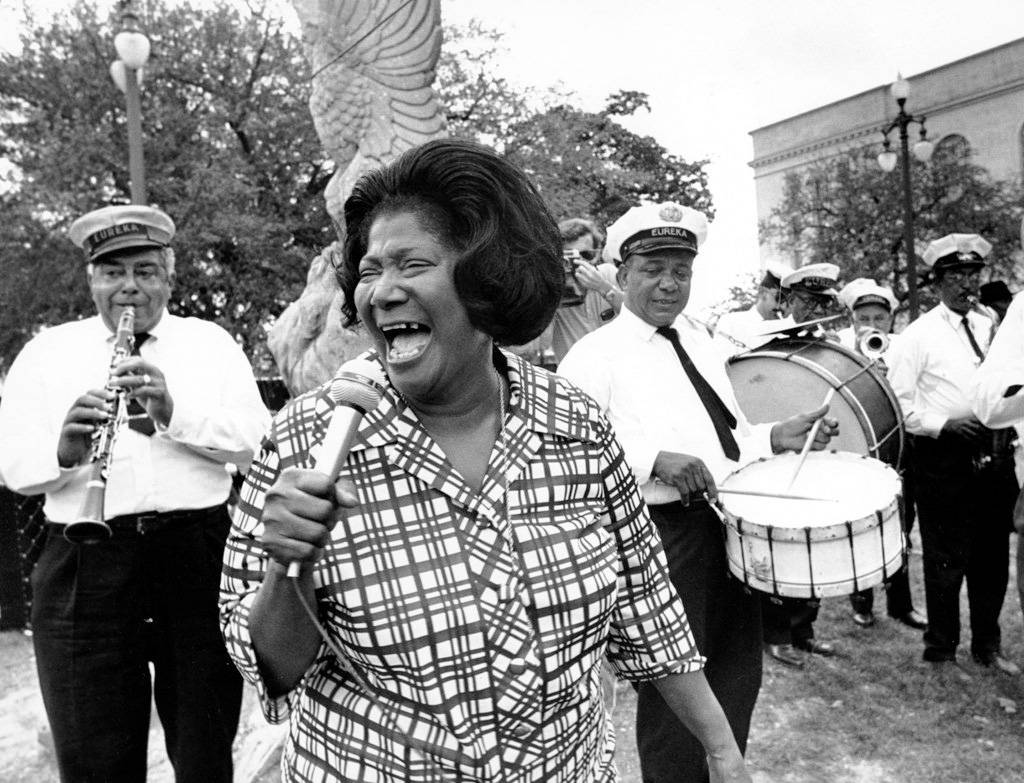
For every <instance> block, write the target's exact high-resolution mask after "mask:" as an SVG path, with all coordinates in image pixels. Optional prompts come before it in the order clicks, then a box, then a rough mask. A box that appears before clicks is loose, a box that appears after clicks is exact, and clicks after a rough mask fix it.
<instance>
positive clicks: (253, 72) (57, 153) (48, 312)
mask: <svg viewBox="0 0 1024 783" xmlns="http://www.w3.org/2000/svg"><path fill="white" fill-rule="evenodd" d="M110 5H112V4H105V5H104V6H102V7H98V6H97V5H95V4H94V3H93V2H91V1H90V0H76V1H75V2H74V3H73V4H72V5H70V6H69V7H68V8H67V9H66V10H65V11H64V12H63V13H62V14H61V15H59V16H57V17H54V18H52V19H48V20H47V21H46V22H44V23H37V22H35V21H34V20H32V19H27V20H26V21H25V23H24V24H23V26H22V28H21V29H22V34H21V51H20V52H18V53H0V156H2V158H3V159H5V160H6V161H7V163H8V165H9V169H8V172H9V173H8V174H7V175H6V176H7V179H8V181H7V183H6V188H4V187H2V186H0V218H2V219H0V374H2V373H3V371H4V370H5V369H6V367H7V365H8V364H9V362H10V360H11V359H13V357H14V356H15V355H16V353H17V351H18V350H20V348H21V346H22V345H23V344H24V343H25V341H26V340H28V339H29V338H30V337H31V336H32V334H34V333H35V332H36V331H37V330H38V329H39V328H40V327H41V326H42V325H45V324H54V323H59V322H61V321H65V320H68V319H71V318H75V317H82V316H85V315H89V314H91V313H92V312H93V307H92V304H91V302H90V301H89V296H88V291H87V289H86V287H85V286H84V285H83V282H84V270H83V264H82V260H81V258H82V257H81V253H80V251H79V250H78V249H77V248H75V247H73V246H72V245H71V243H70V242H69V241H68V240H67V238H66V231H67V228H68V226H69V224H70V222H71V221H72V220H73V219H74V218H75V217H77V216H79V215H81V214H82V213H84V212H86V211H88V210H91V209H94V208H97V207H100V206H104V205H106V204H116V203H128V202H129V200H130V196H129V193H130V189H129V175H128V154H127V149H128V145H127V128H126V118H125V110H124V98H123V96H122V94H121V93H120V92H119V91H118V90H117V89H116V88H115V87H114V85H113V84H112V82H111V80H110V77H109V75H108V68H109V65H110V63H111V61H112V60H113V59H114V58H115V57H116V54H115V52H114V49H113V43H112V41H113V36H114V33H115V32H116V30H117V28H118V26H119V22H118V19H117V18H116V11H115V10H114V9H111V7H110ZM141 21H142V25H143V28H144V29H145V31H146V34H147V36H148V37H149V39H150V41H151V43H152V55H151V57H150V60H149V63H148V65H147V67H146V74H145V81H144V85H143V89H142V93H141V96H142V124H143V134H144V160H145V169H146V177H147V186H148V191H149V194H148V196H149V201H150V203H151V204H153V205H155V206H158V207H160V208H161V209H164V210H165V211H166V212H167V213H168V214H170V215H171V216H172V217H173V218H174V220H175V223H176V224H177V228H178V233H177V235H176V237H175V240H174V246H175V251H176V253H177V256H178V259H179V262H178V282H177V285H176V288H175V292H174V294H173V296H172V300H171V302H170V309H171V311H172V312H174V313H177V314H179V315H195V316H199V317H202V318H205V319H208V320H213V321H216V322H218V323H220V324H221V325H222V326H224V327H225V328H226V329H228V331H230V332H231V333H232V334H233V335H235V336H236V338H237V339H238V340H239V341H240V343H241V344H242V346H243V348H244V349H245V350H246V352H247V353H248V355H249V356H250V358H252V360H253V361H254V364H256V366H257V368H258V369H259V370H260V371H261V372H267V371H270V369H271V363H272V360H271V358H270V356H269V352H268V351H267V349H266V326H267V325H268V324H269V323H271V322H272V321H273V319H275V318H276V316H277V315H278V314H279V313H280V312H281V311H282V310H283V309H284V308H285V307H286V306H287V304H288V303H289V302H291V301H293V300H294V299H295V298H296V297H297V296H298V294H299V292H300V291H301V290H302V286H303V283H304V281H305V275H306V271H307V267H308V265H309V262H310V260H311V259H312V258H314V257H315V256H316V255H317V254H318V253H319V252H320V251H321V250H322V249H323V248H324V247H326V246H327V245H329V244H330V243H331V241H332V240H334V239H335V233H334V228H333V226H332V225H331V220H330V217H329V216H328V215H327V213H326V211H325V208H324V203H323V198H322V193H323V189H324V187H325V185H326V183H327V181H328V180H329V179H330V177H331V175H332V174H333V172H334V164H333V162H332V161H330V160H329V159H328V158H327V156H326V155H325V154H324V152H323V150H322V147H321V144H320V141H319V139H318V138H317V135H316V132H315V130H314V127H313V122H312V119H311V117H310V113H309V110H308V106H307V102H308V98H309V66H308V64H307V62H306V60H305V58H304V53H303V49H302V45H301V42H300V41H299V39H298V37H297V36H296V35H295V34H293V33H292V32H290V30H289V28H288V26H287V25H286V23H285V22H284V21H282V19H281V18H280V15H279V12H278V8H277V3H276V2H275V0H260V1H259V2H257V0H252V1H251V2H248V3H246V4H244V5H243V4H241V3H238V2H232V0H213V2H204V3H203V5H202V6H201V7H199V6H194V5H192V4H191V3H189V2H178V0H147V2H146V4H145V18H143V19H142V20H141ZM446 33H447V36H446V42H445V47H444V50H443V53H442V59H441V62H440V65H439V81H438V88H439V91H440V94H441V98H442V101H443V102H444V104H445V105H446V106H447V107H448V124H449V130H450V132H451V133H453V134H455V135H460V136H465V137H469V138H475V139H478V140H480V141H482V142H484V143H486V144H490V145H492V146H494V147H496V148H497V149H499V150H502V151H504V152H505V153H506V154H507V155H508V156H509V157H510V158H511V159H512V160H513V161H514V162H516V163H517V164H519V165H521V166H522V167H524V168H525V169H526V170H527V171H529V172H530V173H531V174H532V175H533V177H534V179H535V182H536V183H537V185H538V187H539V188H540V190H541V192H542V193H543V195H544V197H545V198H546V199H547V201H548V203H549V205H550V206H551V208H552V211H553V212H554V213H555V214H556V216H557V217H559V218H562V217H569V216H583V217H591V218H594V219H596V220H598V221H600V222H602V223H607V222H610V221H611V220H613V219H614V218H616V217H618V215H619V214H621V213H622V212H623V211H625V209H627V208H628V207H629V206H632V205H634V204H637V203H639V202H640V201H641V200H642V199H657V200H661V199H674V200H677V201H682V202H683V203H686V204H690V205H691V206H694V207H696V208H698V209H702V210H704V211H705V212H706V213H707V214H708V215H709V216H711V215H713V211H712V207H711V196H710V193H709V192H708V188H707V181H706V177H705V174H704V171H703V165H704V162H703V161H699V162H696V163H688V162H686V161H684V160H682V159H680V158H678V157H676V156H674V155H670V154H669V153H667V152H666V151H665V149H664V148H663V147H661V146H660V145H659V144H658V143H657V142H656V141H655V140H654V139H652V138H650V137H646V136H640V135H638V134H634V133H632V132H630V131H629V130H627V129H626V128H625V127H623V125H622V124H621V123H620V122H619V121H620V120H621V119H622V118H624V117H627V116H629V115H631V114H634V113H636V112H638V111H645V110H647V108H648V106H647V97H646V95H644V94H643V93H638V92H620V93H617V94H616V95H613V96H611V97H610V98H609V100H608V102H607V105H606V106H605V107H604V108H603V109H602V110H601V111H599V112H587V111H583V110H581V109H578V108H576V107H574V106H573V105H572V103H571V98H570V96H568V95H566V94H564V93H560V92H556V91H554V90H530V89H521V88H516V87H513V86H512V85H510V84H509V83H508V82H507V81H506V80H505V79H503V78H501V77H500V76H498V75H496V68H495V61H496V59H497V57H498V56H499V55H500V53H501V51H502V49H501V36H500V34H499V33H497V32H496V31H494V30H489V29H486V28H484V27H483V26H481V25H480V24H479V23H475V22H474V23H472V24H470V25H469V26H468V27H464V28H453V27H449V28H448V29H447V31H446Z"/></svg>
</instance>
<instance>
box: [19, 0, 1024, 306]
mask: <svg viewBox="0 0 1024 783" xmlns="http://www.w3.org/2000/svg"><path fill="white" fill-rule="evenodd" d="M23 4H28V5H30V6H32V7H38V8H42V9H52V8H54V7H56V6H58V5H60V3H58V2H57V0H0V18H3V17H8V18H10V17H9V14H10V13H11V12H12V11H15V10H18V9H20V8H21V6H22V5H23ZM111 5H114V2H113V0H111ZM140 5H141V6H142V7H143V8H144V7H145V4H144V2H143V3H141V4H140ZM441 8H442V11H441V12H442V16H443V18H444V19H445V21H446V22H447V21H451V22H466V21H468V20H469V19H470V18H473V17H476V18H478V19H480V20H481V21H482V22H484V23H485V25H486V26H488V27H494V28H497V29H499V30H502V31H504V32H505V34H506V37H505V44H506V46H507V52H506V53H505V54H503V55H502V57H501V60H500V69H501V71H502V75H504V76H506V77H507V78H508V79H509V80H510V81H512V82H513V83H514V84H519V85H522V86H534V87H547V86H553V85H555V84H559V83H560V84H561V86H563V87H564V88H565V89H568V90H571V91H572V92H573V93H575V95H576V96H577V98H578V102H579V103H580V104H581V105H582V106H583V107H584V108H587V109H599V108H600V107H601V106H602V105H603V101H604V99H605V98H606V97H607V96H608V95H609V94H610V93H612V92H614V91H616V90H620V89H629V90H641V91H644V92H647V93H648V94H649V95H650V96H651V112H650V114H648V115H644V116H641V117H640V118H638V119H637V121H635V122H631V123H630V127H631V129H633V130H635V131H638V132H642V133H646V134H650V135H652V136H654V137H655V138H656V139H657V140H658V141H659V142H661V144H663V145H664V146H665V147H666V148H668V150H669V151H670V152H672V153H675V154H677V155H680V156H682V157H684V158H687V159H698V158H708V159H709V160H710V161H711V164H710V166H709V169H708V171H709V176H710V185H711V190H712V194H713V196H714V200H715V207H716V209H717V217H716V219H715V221H714V223H713V224H712V226H711V230H710V232H709V236H708V241H707V244H706V245H705V246H704V248H702V252H701V254H700V256H699V257H698V264H697V277H696V280H695V288H694V293H693V296H692V299H691V301H692V303H693V304H692V306H691V309H694V308H697V309H699V308H701V307H703V306H706V305H710V304H712V303H714V302H716V301H719V300H720V299H722V298H723V297H724V296H725V294H726V292H727V287H728V284H729V283H730V282H731V281H733V280H734V279H735V278H736V276H737V275H738V274H740V273H743V272H756V271H758V269H759V263H760V262H759V256H758V250H757V225H756V224H757V217H756V209H755V202H754V184H753V170H752V169H751V168H750V167H749V166H748V165H747V164H748V163H749V161H750V159H751V158H752V157H753V152H752V147H751V141H750V137H749V135H748V133H749V132H750V131H751V130H753V129H754V128H757V127H760V126H762V125H767V124H769V123H772V122H775V121H777V120H780V119H783V118H785V117H789V116H791V115H793V114H797V113H799V112H802V111H806V110H808V109H811V108H814V107H816V106H820V105H822V104H826V103H831V102H832V101H836V100H839V99H841V98H844V97H847V96H849V95H853V94H855V93H859V92H862V91H863V90H867V89H870V88H872V87H875V86H878V85H880V84H887V83H889V82H891V81H892V80H893V79H894V78H895V77H896V73H897V71H902V72H903V74H904V75H907V76H912V75H913V74H916V73H919V72H921V71H925V70H929V69H931V68H935V67H937V66H939V65H942V64H944V63H947V62H951V61H953V60H956V59H959V58H961V57H965V56H967V55H970V54H974V53H975V52H979V51H982V50H985V49H989V48H991V47H993V46H998V45H999V44H1002V43H1006V42H1007V41H1011V40H1014V39H1016V38H1020V37H1024V13H1022V11H1021V3H1020V0H973V2H971V3H969V4H967V5H965V4H964V3H963V2H962V0H928V2H925V1H924V0H914V1H913V2H911V1H909V0H859V1H858V2H850V0H776V1H775V2H766V0H716V2H706V3H694V2H686V0H515V1H514V2H512V1H511V0H501V1H500V2H499V1H498V0H442V7H441ZM4 27H5V29H4V30H0V47H2V46H10V37H11V35H10V31H11V26H4ZM912 98H913V96H911V99H912ZM911 109H913V107H911Z"/></svg>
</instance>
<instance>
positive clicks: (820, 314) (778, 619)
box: [761, 264, 839, 669]
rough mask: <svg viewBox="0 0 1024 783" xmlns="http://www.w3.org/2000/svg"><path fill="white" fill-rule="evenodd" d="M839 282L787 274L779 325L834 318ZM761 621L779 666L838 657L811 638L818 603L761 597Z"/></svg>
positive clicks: (810, 269) (818, 274)
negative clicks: (811, 657)
mask: <svg viewBox="0 0 1024 783" xmlns="http://www.w3.org/2000/svg"><path fill="white" fill-rule="evenodd" d="M838 280H839V267H838V266H836V265H835V264H808V265H807V266H802V267H800V268H799V269H794V270H793V271H792V272H790V273H789V274H787V275H786V276H785V277H783V278H782V283H781V295H780V305H781V308H782V312H783V314H784V315H785V318H784V319H782V321H780V322H779V323H784V324H788V325H792V324H802V323H807V322H808V321H814V320H817V319H819V318H825V317H827V316H829V315H833V314H834V311H835V310H836V307H837V301H838V300H837V295H838V291H837V290H836V283H837V282H838ZM806 333H807V334H809V335H810V336H812V337H821V338H833V337H834V335H833V334H830V333H829V332H827V331H826V330H825V329H823V328H822V326H821V324H814V325H813V326H810V327H808V328H807V329H806ZM761 617H762V620H763V623H764V644H765V651H766V652H767V653H768V655H770V656H771V657H772V658H774V659H775V660H776V661H778V662H779V663H783V664H785V665H786V666H792V667H794V668H798V669H799V668H802V667H803V666H804V663H805V658H804V655H805V654H806V653H811V654H814V655H821V656H826V657H830V656H833V655H836V653H837V650H836V646H835V645H834V644H832V643H831V642H826V641H822V640H820V639H816V638H815V637H814V621H815V620H817V619H818V602H817V601H814V600H806V599H803V598H785V597H782V598H779V597H775V596H769V595H768V594H766V593H763V594H762V598H761Z"/></svg>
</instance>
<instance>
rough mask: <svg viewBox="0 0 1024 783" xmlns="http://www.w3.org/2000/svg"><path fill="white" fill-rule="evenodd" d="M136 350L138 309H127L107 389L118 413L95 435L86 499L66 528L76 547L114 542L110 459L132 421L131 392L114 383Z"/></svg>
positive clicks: (110, 417) (111, 365)
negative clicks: (107, 503)
mask: <svg viewBox="0 0 1024 783" xmlns="http://www.w3.org/2000/svg"><path fill="white" fill-rule="evenodd" d="M134 347H135V308H134V307H132V306H130V305H129V306H127V307H125V308H124V310H122V311H121V318H120V320H119V321H118V322H117V334H116V337H115V339H114V352H113V354H112V355H111V357H110V372H109V373H108V374H107V385H106V389H107V391H109V392H112V393H113V394H114V395H115V400H114V410H113V412H112V413H111V415H110V416H108V417H107V420H106V421H105V422H103V423H102V424H101V425H99V426H98V427H97V428H96V430H95V432H93V435H92V450H91V452H90V455H89V463H90V468H89V480H88V481H87V482H86V485H85V498H84V499H83V500H82V510H81V511H79V512H78V519H76V520H75V521H74V522H71V523H69V524H67V525H65V526H64V538H66V539H67V540H68V541H70V542H72V543H73V544H95V543H98V542H100V541H103V540H105V539H108V538H110V534H111V530H110V525H108V524H107V523H106V522H105V521H104V520H103V501H104V499H105V498H106V494H107V478H108V477H109V474H110V456H111V454H112V453H113V451H114V442H115V441H116V440H117V433H118V431H119V430H120V429H121V427H122V426H123V425H124V423H125V422H126V421H127V420H128V390H127V389H125V388H124V387H122V386H117V385H115V384H114V383H113V378H114V369H115V368H116V367H117V366H118V365H119V364H120V363H121V362H123V361H124V360H125V359H127V358H128V357H129V356H131V355H132V349H133V348H134Z"/></svg>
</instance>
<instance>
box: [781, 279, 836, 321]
mask: <svg viewBox="0 0 1024 783" xmlns="http://www.w3.org/2000/svg"><path fill="white" fill-rule="evenodd" d="M838 280H839V267H838V266H836V265H835V264H808V265H807V266H802V267H800V268H799V269H794V270H793V271H792V272H790V273H789V274H788V275H786V276H785V277H784V278H782V296H781V304H782V311H783V313H784V314H785V315H787V316H789V317H790V318H792V319H793V322H794V323H798V324H802V323H806V322H807V321H814V320H817V319H819V318H826V317H828V316H830V315H835V311H836V302H837V299H836V296H837V294H838V292H837V291H836V288H835V286H836V282H837V281H838Z"/></svg>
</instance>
